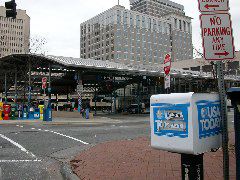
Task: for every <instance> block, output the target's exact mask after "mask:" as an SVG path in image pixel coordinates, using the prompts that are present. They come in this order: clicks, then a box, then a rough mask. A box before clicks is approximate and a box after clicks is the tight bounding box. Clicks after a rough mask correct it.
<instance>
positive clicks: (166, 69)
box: [164, 54, 171, 75]
mask: <svg viewBox="0 0 240 180" xmlns="http://www.w3.org/2000/svg"><path fill="white" fill-rule="evenodd" d="M170 70H171V55H170V54H166V56H165V59H164V72H165V75H168V74H169V73H170Z"/></svg>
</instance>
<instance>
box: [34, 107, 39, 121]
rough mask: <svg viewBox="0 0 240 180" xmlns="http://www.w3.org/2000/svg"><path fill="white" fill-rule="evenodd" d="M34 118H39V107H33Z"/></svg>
mask: <svg viewBox="0 0 240 180" xmlns="http://www.w3.org/2000/svg"><path fill="white" fill-rule="evenodd" d="M34 119H40V109H39V108H35V111H34Z"/></svg>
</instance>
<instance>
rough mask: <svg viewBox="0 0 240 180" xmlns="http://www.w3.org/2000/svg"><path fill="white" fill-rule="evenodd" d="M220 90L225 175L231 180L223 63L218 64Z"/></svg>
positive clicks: (225, 179)
mask: <svg viewBox="0 0 240 180" xmlns="http://www.w3.org/2000/svg"><path fill="white" fill-rule="evenodd" d="M217 74H218V89H219V96H220V101H221V117H222V124H223V128H222V147H223V174H224V180H228V179H229V153H228V122H227V106H226V99H225V98H226V90H225V84H224V74H223V63H222V61H219V62H217Z"/></svg>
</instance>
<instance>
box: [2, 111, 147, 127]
mask: <svg viewBox="0 0 240 180" xmlns="http://www.w3.org/2000/svg"><path fill="white" fill-rule="evenodd" d="M52 116H53V120H52V121H49V122H46V121H42V120H39V119H38V120H7V121H6V120H1V121H0V125H7V124H43V125H45V124H48V125H49V124H50V125H67V124H88V125H91V124H113V123H114V124H118V123H122V122H132V123H134V122H135V123H138V122H149V117H145V116H144V117H140V118H138V119H133V118H131V116H130V117H129V116H125V115H115V114H114V115H97V116H93V114H91V115H90V117H89V119H85V118H83V117H82V115H81V114H80V113H79V112H66V111H53V112H52Z"/></svg>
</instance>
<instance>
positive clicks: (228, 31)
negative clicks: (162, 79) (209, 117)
mask: <svg viewBox="0 0 240 180" xmlns="http://www.w3.org/2000/svg"><path fill="white" fill-rule="evenodd" d="M198 2H199V11H200V12H201V13H202V14H201V15H200V20H201V28H202V39H203V49H204V58H205V59H206V60H212V61H218V62H217V74H218V89H219V98H220V102H221V119H222V147H223V174H224V180H228V179H229V153H228V123H227V107H226V100H225V98H226V89H225V83H224V74H223V63H222V61H223V60H229V59H234V56H235V55H234V53H235V49H234V41H233V32H232V23H231V16H230V14H229V13H228V10H229V0H221V1H212V2H210V1H209V2H207V1H205V0H198Z"/></svg>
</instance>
